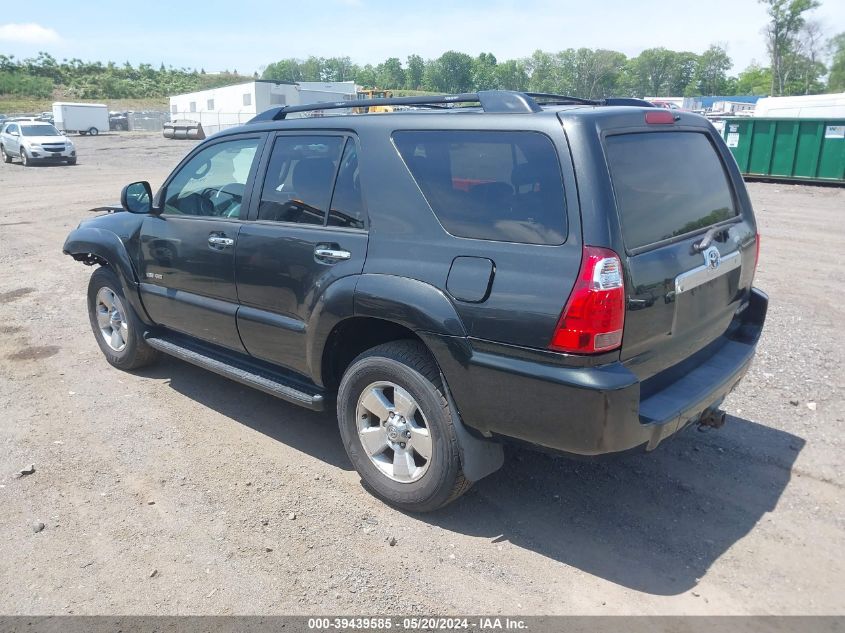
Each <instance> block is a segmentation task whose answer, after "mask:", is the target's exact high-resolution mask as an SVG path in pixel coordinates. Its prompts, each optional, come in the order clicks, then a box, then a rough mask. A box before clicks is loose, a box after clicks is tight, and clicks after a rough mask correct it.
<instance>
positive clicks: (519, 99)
mask: <svg viewBox="0 0 845 633" xmlns="http://www.w3.org/2000/svg"><path fill="white" fill-rule="evenodd" d="M536 99H543V100H545V101H551V102H553V103H554V104H555V105H562V104H577V105H595V106H600V105H640V106H650V105H651V104H650V103H648V102H647V101H642V100H641V99H627V98H622V99H603V100H601V101H595V100H592V99H581V98H580V97H569V96H566V95H555V94H547V93H544V92H516V91H513V90H480V91H478V92H464V93H461V94H454V95H428V96H421V97H388V98H379V99H358V100H349V101H332V102H328V103H309V104H307V105H292V106H280V107H278V108H270V109H269V110H265V111H264V112H261V113H260V114H258V115H257V116H256V117H254V118H253V119H251V120H250V121H249V123H259V122H262V121H280V120H282V119H284V118H285V117H287V115H288V114H293V113H295V112H314V111H315V110H342V109H349V108H366V107H370V106H385V105H399V106H416V107H424V108H443V107H449V106H452V105H455V104H459V103H477V104H479V105H480V106H481V109H482V110H483V111H484V112H498V113H524V114H528V113H532V112H540V111H541V110H542V108H541V107H540V106H539V105H538V103H537V101H536ZM623 102H624V103H623ZM634 102H636V103H634ZM547 105H548V103H547Z"/></svg>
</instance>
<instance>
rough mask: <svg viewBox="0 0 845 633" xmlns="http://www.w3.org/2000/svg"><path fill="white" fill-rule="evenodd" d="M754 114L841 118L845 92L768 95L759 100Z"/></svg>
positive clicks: (844, 115) (804, 117) (844, 106)
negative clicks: (788, 95) (782, 95)
mask: <svg viewBox="0 0 845 633" xmlns="http://www.w3.org/2000/svg"><path fill="white" fill-rule="evenodd" d="M754 116H755V117H761V116H762V117H787V118H792V117H795V118H801V119H840V118H843V117H845V92H839V93H833V94H826V95H802V96H800V97H766V98H764V99H760V100H759V101H758V102H757V107H756V108H754Z"/></svg>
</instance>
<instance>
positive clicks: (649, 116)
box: [645, 110, 675, 125]
mask: <svg viewBox="0 0 845 633" xmlns="http://www.w3.org/2000/svg"><path fill="white" fill-rule="evenodd" d="M645 122H646V123H650V124H658V125H665V124H667V123H669V124H671V123H674V122H675V115H674V114H672V112H670V111H669V110H654V111H652V112H646V113H645Z"/></svg>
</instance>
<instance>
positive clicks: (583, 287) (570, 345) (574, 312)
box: [549, 246, 625, 354]
mask: <svg viewBox="0 0 845 633" xmlns="http://www.w3.org/2000/svg"><path fill="white" fill-rule="evenodd" d="M624 325H625V284H624V281H623V278H622V262H621V261H620V259H619V256H618V255H617V254H616V253H614V252H613V251H611V250H609V249H606V248H597V247H595V246H585V247H584V251H583V255H582V257H581V271H580V272H579V273H578V280H577V281H576V282H575V287H574V288H573V289H572V294H571V295H569V301H567V302H566V307H565V308H564V309H563V313H562V314H561V316H560V320H559V321H558V324H557V328H556V329H555V333H554V336H553V337H552V341H551V343H550V344H549V348H550V349H553V350H556V351H559V352H569V353H572V354H594V353H596V352H606V351H609V350H612V349H616V348H617V347H619V346H620V345H621V344H622V330H623V328H624Z"/></svg>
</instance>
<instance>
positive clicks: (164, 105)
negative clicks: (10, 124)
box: [0, 96, 170, 114]
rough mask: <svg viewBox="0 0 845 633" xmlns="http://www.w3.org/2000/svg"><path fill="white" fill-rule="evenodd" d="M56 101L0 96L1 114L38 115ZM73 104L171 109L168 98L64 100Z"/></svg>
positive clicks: (136, 108) (51, 106) (117, 108)
mask: <svg viewBox="0 0 845 633" xmlns="http://www.w3.org/2000/svg"><path fill="white" fill-rule="evenodd" d="M53 101H56V99H34V98H31V97H11V96H0V113H2V114H37V113H39V112H47V111H49V110H52V109H53ZM63 101H72V102H73V103H105V104H106V105H107V106H108V107H109V110H161V111H164V112H166V111H167V110H168V109H169V107H170V106H169V102H168V100H167V99H166V98H163V97H157V98H152V99H63Z"/></svg>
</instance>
